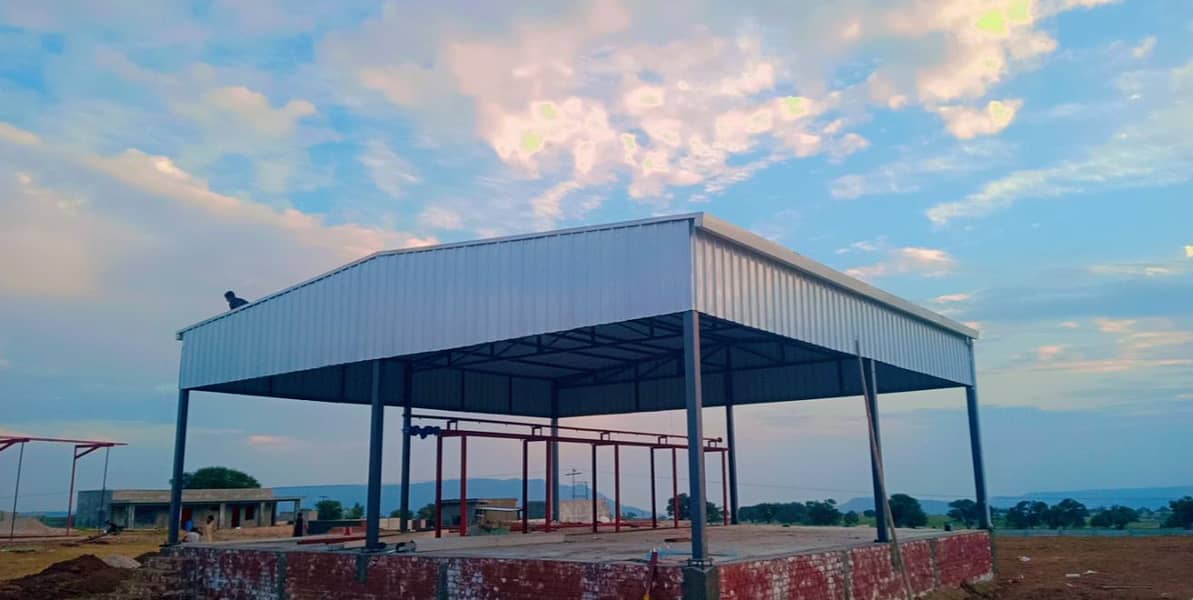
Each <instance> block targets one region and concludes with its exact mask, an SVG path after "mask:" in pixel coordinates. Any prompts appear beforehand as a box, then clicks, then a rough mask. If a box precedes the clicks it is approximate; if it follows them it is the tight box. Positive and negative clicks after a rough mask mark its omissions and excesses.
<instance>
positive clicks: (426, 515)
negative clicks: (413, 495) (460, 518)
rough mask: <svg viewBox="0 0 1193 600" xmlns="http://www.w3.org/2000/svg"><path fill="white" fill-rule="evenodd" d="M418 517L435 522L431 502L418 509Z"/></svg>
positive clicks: (433, 507)
mask: <svg viewBox="0 0 1193 600" xmlns="http://www.w3.org/2000/svg"><path fill="white" fill-rule="evenodd" d="M418 518H420V519H425V520H427V521H430V522H431V523H432V524H434V522H435V505H434V504H433V503H432V504H427V505H426V506H424V507H422V508H420V509H418Z"/></svg>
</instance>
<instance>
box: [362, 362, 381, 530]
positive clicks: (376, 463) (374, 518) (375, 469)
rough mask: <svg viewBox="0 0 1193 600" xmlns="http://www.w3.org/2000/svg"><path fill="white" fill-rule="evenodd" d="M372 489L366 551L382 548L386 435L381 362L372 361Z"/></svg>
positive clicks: (366, 522) (370, 392) (367, 498)
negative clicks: (382, 472)
mask: <svg viewBox="0 0 1193 600" xmlns="http://www.w3.org/2000/svg"><path fill="white" fill-rule="evenodd" d="M369 399H370V401H371V403H372V411H371V413H370V420H369V489H368V496H367V497H366V499H365V550H376V549H378V548H380V547H381V459H382V440H383V439H384V436H385V431H384V426H385V403H384V402H383V401H382V399H381V361H379V360H374V361H373V375H372V382H371V386H370V389H369Z"/></svg>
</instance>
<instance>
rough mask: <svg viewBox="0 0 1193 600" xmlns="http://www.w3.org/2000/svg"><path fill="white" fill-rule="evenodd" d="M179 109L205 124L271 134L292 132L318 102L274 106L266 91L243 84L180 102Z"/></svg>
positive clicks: (205, 125)
mask: <svg viewBox="0 0 1193 600" xmlns="http://www.w3.org/2000/svg"><path fill="white" fill-rule="evenodd" d="M175 110H176V111H177V112H178V113H179V114H181V115H184V116H187V117H189V118H192V119H194V120H195V121H197V122H199V123H200V124H202V125H203V126H204V127H212V128H223V127H234V128H242V129H244V128H247V129H249V130H253V131H256V132H258V133H260V134H263V135H266V136H271V137H277V136H287V135H290V134H291V133H293V132H294V130H295V127H296V126H297V124H298V121H299V120H300V119H303V118H306V117H309V116H312V115H314V114H316V110H315V105H314V104H311V103H310V102H308V101H306V100H301V99H297V100H291V101H289V102H287V103H286V104H285V105H283V106H281V107H278V108H274V107H272V106H270V103H269V99H268V98H266V97H265V95H264V94H262V93H260V92H256V91H253V90H250V89H249V88H247V87H244V86H242V85H237V86H225V87H217V88H214V89H211V90H209V91H207V92H204V93H203V95H202V97H201V98H200V99H199V101H198V102H196V103H185V102H180V103H178V104H176V105H175Z"/></svg>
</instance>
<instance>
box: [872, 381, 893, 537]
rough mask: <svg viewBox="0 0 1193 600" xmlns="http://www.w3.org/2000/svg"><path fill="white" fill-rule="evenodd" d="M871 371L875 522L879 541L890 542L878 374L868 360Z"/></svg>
mask: <svg viewBox="0 0 1193 600" xmlns="http://www.w3.org/2000/svg"><path fill="white" fill-rule="evenodd" d="M866 362H867V363H869V367H870V368H869V369H867V372H866V374H867V375H868V379H869V381H868V382H867V383H866V387H867V391H868V392H869V393H867V394H866V403H867V404H869V405H870V427H872V428H873V429H874V439H872V440H870V482H871V484H872V485H873V486H874V521H875V524H876V525H877V529H878V541H879V542H888V541H890V532H888V531H887V526H886V497H885V496H886V490H885V489H884V487H883V481H882V476H881V474H880V472H879V471H880V468H879V465H880V464H881V463H882V433H881V430H879V428H878V374H877V372H876V369H875V366H874V361H873V360H867V361H866ZM876 459H877V460H876Z"/></svg>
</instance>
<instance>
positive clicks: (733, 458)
mask: <svg viewBox="0 0 1193 600" xmlns="http://www.w3.org/2000/svg"><path fill="white" fill-rule="evenodd" d="M725 447H726V448H727V452H728V454H729V457H728V458H729V522H730V523H732V524H734V525H737V506H738V505H737V434H736V428H735V427H734V424H733V351H732V348H730V349H726V350H725Z"/></svg>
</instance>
